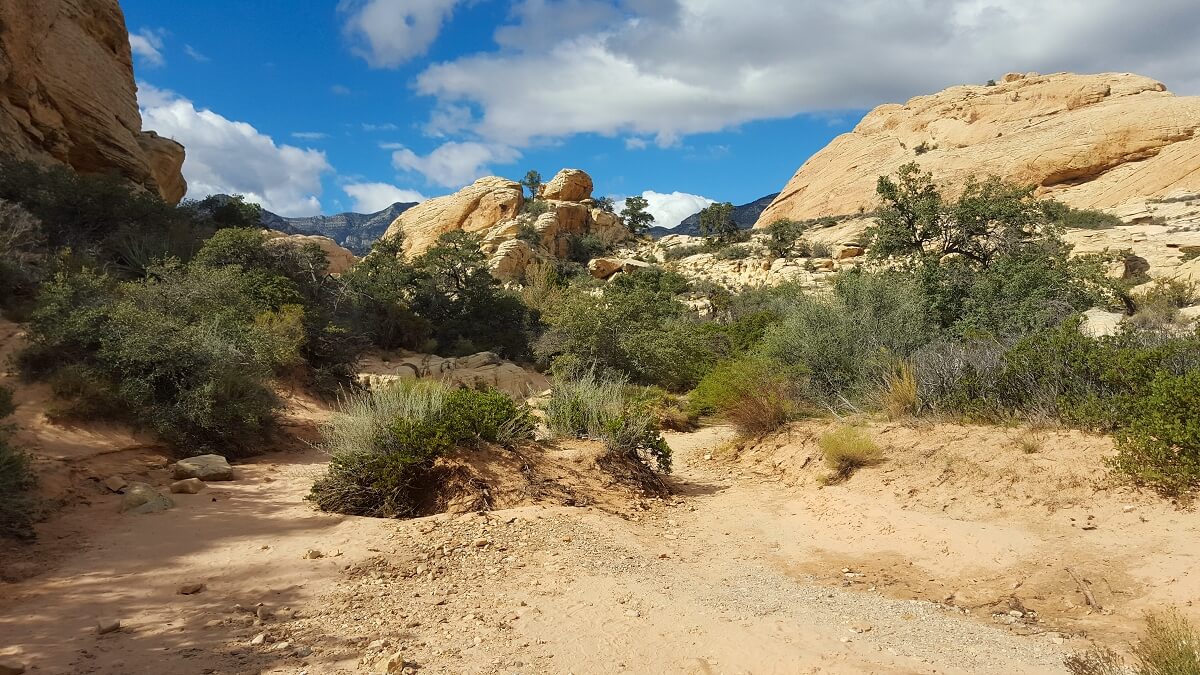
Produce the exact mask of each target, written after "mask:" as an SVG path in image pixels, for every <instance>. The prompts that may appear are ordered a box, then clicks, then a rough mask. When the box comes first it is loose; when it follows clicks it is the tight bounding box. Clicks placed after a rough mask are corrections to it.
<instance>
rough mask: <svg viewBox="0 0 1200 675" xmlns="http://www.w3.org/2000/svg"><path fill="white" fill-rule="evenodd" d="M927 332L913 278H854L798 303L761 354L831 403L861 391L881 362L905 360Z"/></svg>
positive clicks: (874, 377) (766, 341)
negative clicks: (831, 291)
mask: <svg viewBox="0 0 1200 675" xmlns="http://www.w3.org/2000/svg"><path fill="white" fill-rule="evenodd" d="M932 333H933V329H932V328H931V326H930V324H929V321H928V319H927V318H926V314H925V299H924V297H923V296H922V295H921V293H920V288H919V286H917V285H916V284H915V283H914V282H913V280H911V279H910V278H906V277H904V276H901V275H898V274H882V275H870V274H859V273H853V274H848V275H842V276H841V277H839V279H838V281H837V282H836V284H835V288H834V294H833V297H831V298H815V297H811V296H799V297H797V298H795V299H794V300H793V301H792V302H791V304H790V306H788V307H787V308H786V309H785V310H783V315H782V318H781V319H780V321H779V323H777V324H775V325H773V326H771V327H770V328H769V329H768V330H767V331H766V335H765V336H764V338H763V353H764V355H766V356H767V357H768V358H770V359H771V360H773V361H775V362H776V363H779V364H781V365H782V366H783V367H784V368H785V369H786V370H787V371H789V372H790V373H791V374H792V376H793V377H795V378H797V379H806V380H807V381H808V382H809V391H810V394H811V395H816V396H818V397H819V398H821V399H823V400H826V401H831V400H836V399H838V398H839V397H846V398H850V397H854V396H859V395H862V394H863V393H865V390H866V389H867V388H868V387H871V386H873V385H874V383H875V382H876V381H877V374H878V370H879V368H880V367H881V365H882V364H883V357H885V356H887V355H891V356H895V357H900V358H905V357H907V356H908V355H910V354H911V353H912V352H913V351H915V350H916V349H917V348H918V347H919V346H921V345H922V344H924V343H925V342H927V341H928V340H929V339H930V336H931V334H932Z"/></svg>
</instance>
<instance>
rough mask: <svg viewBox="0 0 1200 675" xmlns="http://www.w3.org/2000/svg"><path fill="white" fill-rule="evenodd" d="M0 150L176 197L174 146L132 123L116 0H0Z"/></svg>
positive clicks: (133, 103) (134, 108) (131, 90)
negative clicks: (109, 176)
mask: <svg viewBox="0 0 1200 675" xmlns="http://www.w3.org/2000/svg"><path fill="white" fill-rule="evenodd" d="M0 153H3V154H7V155H12V156H15V157H18V158H21V159H33V160H38V161H48V162H57V163H60V164H65V165H67V166H70V167H71V168H73V169H75V170H76V171H78V172H80V173H103V174H116V175H120V176H123V177H125V178H127V179H129V180H130V181H132V182H134V183H136V184H138V185H142V186H145V187H146V188H147V189H150V190H154V191H156V192H158V193H159V194H161V195H162V197H163V199H165V200H167V201H168V202H171V203H177V202H178V201H179V200H180V199H182V198H183V195H184V193H185V192H187V185H186V183H184V180H183V175H182V173H181V172H180V169H181V167H182V166H183V155H184V153H183V146H181V145H179V144H178V143H176V142H174V141H171V140H168V139H165V138H161V137H159V136H158V135H157V134H154V133H152V132H143V131H142V118H141V114H140V113H139V112H138V104H137V88H136V86H135V85H134V78H133V60H132V56H131V54H130V49H129V35H128V33H127V32H126V29H125V16H124V14H122V12H121V7H120V5H119V4H118V3H117V0H0Z"/></svg>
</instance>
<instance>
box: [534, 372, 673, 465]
mask: <svg viewBox="0 0 1200 675" xmlns="http://www.w3.org/2000/svg"><path fill="white" fill-rule="evenodd" d="M546 422H547V425H548V426H549V427H550V430H551V431H553V432H554V433H556V434H559V435H562V436H573V437H583V438H592V439H595V440H598V441H601V442H603V443H604V445H605V447H606V448H607V449H608V451H609V452H610V453H612V454H613V455H615V456H619V457H622V458H626V459H631V460H635V461H637V462H639V463H641V464H643V465H645V466H647V467H649V466H650V462H651V461H653V463H654V466H656V467H657V468H658V470H659V471H661V472H664V473H667V472H670V470H671V449H670V447H669V446H668V445H667V443H666V441H665V440H663V438H662V436H661V435H660V434H659V432H658V426H659V425H658V422H659V421H658V420H657V419H656V417H655V415H654V412H653V406H652V405H648V404H647V401H646V400H645V399H640V400H639V397H637V396H635V395H634V393H633V392H631V388H630V387H629V383H628V381H627V380H624V379H622V378H620V377H614V376H600V375H597V373H596V371H594V370H588V371H585V372H583V373H582V374H580V375H578V376H577V377H575V378H574V379H566V378H560V379H558V380H557V381H556V382H555V384H554V388H553V389H552V390H551V393H550V401H549V402H548V403H547V405H546Z"/></svg>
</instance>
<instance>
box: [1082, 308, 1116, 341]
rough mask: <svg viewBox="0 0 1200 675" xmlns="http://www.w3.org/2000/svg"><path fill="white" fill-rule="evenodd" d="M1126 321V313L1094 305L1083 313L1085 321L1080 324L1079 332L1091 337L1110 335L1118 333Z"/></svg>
mask: <svg viewBox="0 0 1200 675" xmlns="http://www.w3.org/2000/svg"><path fill="white" fill-rule="evenodd" d="M1124 321H1125V315H1124V314H1120V313H1118V312H1109V311H1107V310H1104V309H1101V308H1099V307H1093V308H1091V309H1089V310H1088V311H1086V312H1084V313H1083V323H1081V324H1080V325H1079V332H1081V333H1083V334H1084V335H1087V336H1090V337H1108V336H1110V335H1116V334H1117V331H1119V330H1120V329H1121V324H1122V323H1124Z"/></svg>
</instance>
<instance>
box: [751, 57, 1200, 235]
mask: <svg viewBox="0 0 1200 675" xmlns="http://www.w3.org/2000/svg"><path fill="white" fill-rule="evenodd" d="M1198 128H1200V97H1176V96H1174V95H1172V94H1171V93H1169V92H1167V91H1166V88H1165V87H1164V86H1163V85H1162V84H1161V83H1159V82H1156V81H1154V80H1151V79H1149V78H1146V77H1141V76H1138V75H1131V74H1124V73H1104V74H1099V75H1074V74H1070V73H1059V74H1054V75H1038V74H1036V73H1030V74H1027V75H1020V74H1013V75H1009V76H1006V77H1005V79H1004V81H1002V82H1001V83H1000V84H997V85H995V86H957V87H951V88H949V89H946V90H945V91H942V92H939V93H936V94H932V95H929V96H918V97H916V98H913V99H911V100H909V101H908V102H907V103H905V104H903V105H900V104H894V103H893V104H886V105H881V106H879V107H877V108H875V109H874V110H873V111H871V112H870V113H869V114H868V115H867V116H866V117H864V118H863V120H862V121H861V122H859V124H858V125H857V126H856V127H855V128H854V130H853V131H852V132H850V133H847V134H843V135H841V136H839V137H837V138H836V139H834V140H833V142H831V143H830V144H829V145H828V146H826V147H825V148H824V149H823V150H821V151H820V152H818V153H817V154H816V155H813V156H812V158H810V159H809V160H808V161H807V162H805V163H804V165H803V166H801V167H800V169H799V170H798V171H797V172H796V174H795V175H794V176H793V177H792V179H791V181H789V183H788V184H787V187H785V188H784V190H783V192H781V193H780V194H779V196H778V197H776V198H775V200H774V201H773V202H772V203H771V205H770V206H769V207H767V209H766V210H765V211H763V213H762V215H761V216H760V217H759V219H758V222H757V224H756V225H755V226H756V227H765V226H766V225H767V224H769V223H771V222H772V221H774V220H776V219H778V218H793V219H797V220H803V219H807V218H816V217H820V216H827V215H840V214H853V213H857V212H860V211H862V210H870V209H872V208H874V206H875V204H876V203H877V200H876V195H875V184H876V180H877V179H878V177H879V176H881V175H886V174H891V173H894V172H895V171H896V169H897V168H899V167H900V166H901V165H902V164H905V163H907V162H911V161H916V162H917V163H919V164H920V165H921V167H922V168H923V169H925V170H927V171H931V172H932V173H933V174H934V176H935V177H936V178H937V179H938V180H939V181H941V182H942V183H943V184H944V185H945V186H946V188H947V190H948V191H950V192H953V191H954V189H955V188H957V187H959V186H961V185H962V184H963V183H964V182H965V180H966V179H967V177H968V176H970V175H976V176H980V177H983V176H986V175H988V174H996V175H999V176H1001V177H1003V178H1005V179H1008V180H1012V181H1017V182H1021V183H1026V184H1032V185H1035V186H1037V188H1038V192H1039V194H1042V195H1048V196H1051V197H1054V198H1056V199H1059V200H1061V201H1063V202H1066V203H1068V204H1071V205H1072V206H1076V207H1079V208H1114V207H1118V206H1120V205H1122V204H1124V203H1126V202H1128V201H1130V200H1132V199H1136V198H1142V199H1145V198H1148V197H1156V196H1163V195H1168V194H1179V193H1197V192H1200V134H1197V129H1198Z"/></svg>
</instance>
